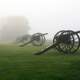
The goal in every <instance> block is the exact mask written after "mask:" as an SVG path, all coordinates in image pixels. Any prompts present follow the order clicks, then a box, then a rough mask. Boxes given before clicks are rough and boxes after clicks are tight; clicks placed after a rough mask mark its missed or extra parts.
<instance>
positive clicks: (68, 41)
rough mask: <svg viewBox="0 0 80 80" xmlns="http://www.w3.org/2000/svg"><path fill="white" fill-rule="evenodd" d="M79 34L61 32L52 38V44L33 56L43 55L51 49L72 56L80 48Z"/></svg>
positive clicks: (66, 31) (68, 31)
mask: <svg viewBox="0 0 80 80" xmlns="http://www.w3.org/2000/svg"><path fill="white" fill-rule="evenodd" d="M79 33H80V31H72V30H61V31H59V32H57V33H56V34H55V36H54V38H53V44H52V45H51V46H49V47H47V48H46V49H44V50H41V51H40V52H37V53H35V55H40V54H43V53H45V52H46V51H48V50H50V49H53V48H55V49H57V50H58V51H59V52H63V53H65V54H73V53H75V52H76V51H77V50H78V49H79V47H80V37H79Z"/></svg>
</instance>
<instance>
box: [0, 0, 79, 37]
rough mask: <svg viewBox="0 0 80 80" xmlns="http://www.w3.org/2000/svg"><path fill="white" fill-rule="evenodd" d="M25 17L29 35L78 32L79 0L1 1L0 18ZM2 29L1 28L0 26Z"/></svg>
mask: <svg viewBox="0 0 80 80" xmlns="http://www.w3.org/2000/svg"><path fill="white" fill-rule="evenodd" d="M15 15H16V16H25V17H26V18H27V19H28V22H29V25H30V27H31V30H30V33H36V32H43V33H45V32H48V33H49V34H50V37H51V35H52V36H53V35H54V34H55V33H56V32H57V31H59V30H63V29H71V30H75V31H76V30H80V0H1V1H0V16H15ZM1 27H2V26H1Z"/></svg>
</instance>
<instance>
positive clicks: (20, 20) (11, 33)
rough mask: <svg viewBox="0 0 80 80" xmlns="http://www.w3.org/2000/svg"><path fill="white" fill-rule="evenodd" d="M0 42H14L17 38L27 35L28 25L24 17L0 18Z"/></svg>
mask: <svg viewBox="0 0 80 80" xmlns="http://www.w3.org/2000/svg"><path fill="white" fill-rule="evenodd" d="M0 26H1V31H0V40H1V41H14V40H15V39H16V38H17V37H19V36H22V35H25V34H28V32H29V29H30V27H29V24H28V20H27V18H26V17H24V16H8V17H2V18H0Z"/></svg>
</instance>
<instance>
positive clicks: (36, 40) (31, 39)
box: [19, 33, 48, 47]
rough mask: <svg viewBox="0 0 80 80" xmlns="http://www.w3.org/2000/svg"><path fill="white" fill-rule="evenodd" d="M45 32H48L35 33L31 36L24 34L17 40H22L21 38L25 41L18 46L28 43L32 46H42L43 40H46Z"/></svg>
mask: <svg viewBox="0 0 80 80" xmlns="http://www.w3.org/2000/svg"><path fill="white" fill-rule="evenodd" d="M47 34H48V33H44V34H42V33H35V34H33V35H32V36H29V35H27V36H24V37H23V38H22V39H21V40H20V39H19V40H20V41H22V42H23V39H24V40H26V42H25V43H22V44H21V45H19V46H20V47H24V46H26V45H28V44H30V43H32V45H34V46H42V45H43V44H44V43H45V40H46V39H45V35H47ZM20 41H19V42H20Z"/></svg>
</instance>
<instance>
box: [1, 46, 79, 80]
mask: <svg viewBox="0 0 80 80" xmlns="http://www.w3.org/2000/svg"><path fill="white" fill-rule="evenodd" d="M40 50H41V47H34V46H26V47H19V46H16V45H0V80H80V53H79V51H80V50H79V51H78V52H77V53H75V54H74V55H69V54H68V55H64V54H63V53H59V52H57V51H56V50H50V51H48V52H46V53H45V54H42V55H34V54H33V53H35V52H38V51H40Z"/></svg>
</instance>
